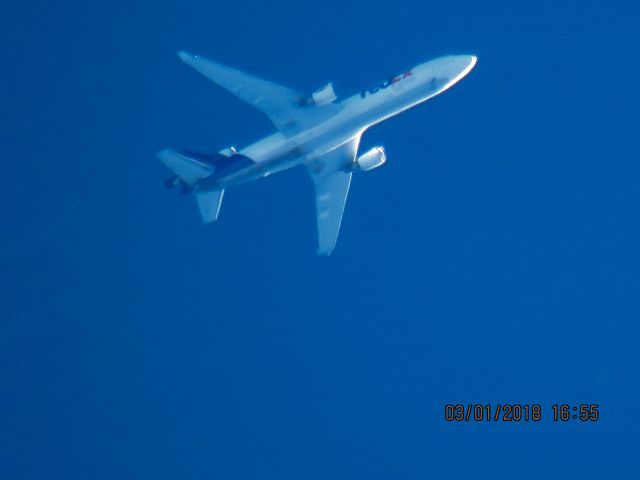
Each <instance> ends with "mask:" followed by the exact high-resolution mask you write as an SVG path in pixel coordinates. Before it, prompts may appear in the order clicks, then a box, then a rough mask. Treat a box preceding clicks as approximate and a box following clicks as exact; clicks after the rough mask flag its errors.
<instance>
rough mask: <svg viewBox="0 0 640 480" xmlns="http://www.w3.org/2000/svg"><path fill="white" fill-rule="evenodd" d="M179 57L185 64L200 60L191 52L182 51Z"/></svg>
mask: <svg viewBox="0 0 640 480" xmlns="http://www.w3.org/2000/svg"><path fill="white" fill-rule="evenodd" d="M178 57H180V60H182V61H183V62H184V63H190V62H193V61H194V60H196V59H197V58H198V56H197V55H193V54H191V53H189V52H185V51H184V50H180V51H179V52H178Z"/></svg>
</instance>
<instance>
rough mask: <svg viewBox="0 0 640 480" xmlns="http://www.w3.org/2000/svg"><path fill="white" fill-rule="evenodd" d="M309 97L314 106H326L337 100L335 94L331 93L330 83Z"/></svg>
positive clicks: (331, 85) (331, 86)
mask: <svg viewBox="0 0 640 480" xmlns="http://www.w3.org/2000/svg"><path fill="white" fill-rule="evenodd" d="M311 97H312V98H313V103H315V104H316V105H326V104H327V103H331V102H335V101H336V100H337V99H338V97H337V96H336V93H335V92H334V91H333V84H332V83H327V84H326V85H325V86H324V87H322V88H321V89H320V90H316V91H315V92H313V95H312V96H311Z"/></svg>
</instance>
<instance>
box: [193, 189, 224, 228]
mask: <svg viewBox="0 0 640 480" xmlns="http://www.w3.org/2000/svg"><path fill="white" fill-rule="evenodd" d="M194 195H195V197H196V200H197V202H198V208H199V209H200V215H201V216H202V222H203V223H211V222H215V221H216V220H217V219H218V214H219V213H220V206H221V205H222V197H224V190H209V191H197V192H194Z"/></svg>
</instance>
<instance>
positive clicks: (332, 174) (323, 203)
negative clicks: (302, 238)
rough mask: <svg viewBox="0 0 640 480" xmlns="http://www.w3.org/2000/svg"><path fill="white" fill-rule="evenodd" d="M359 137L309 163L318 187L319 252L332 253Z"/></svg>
mask: <svg viewBox="0 0 640 480" xmlns="http://www.w3.org/2000/svg"><path fill="white" fill-rule="evenodd" d="M359 142H360V136H357V137H356V138H354V139H352V140H351V141H349V142H348V143H346V144H344V145H342V146H341V147H338V148H336V149H335V150H332V151H331V152H329V153H327V154H325V155H323V156H322V157H320V158H318V159H316V160H314V161H313V162H312V163H309V164H307V165H306V167H307V170H308V171H309V175H310V176H311V180H313V183H314V185H315V189H316V210H317V217H318V253H319V254H325V255H329V254H331V252H333V250H334V248H335V246H336V242H337V240H338V234H339V233H340V225H341V223H342V216H343V214H344V207H345V205H346V202H347V195H348V194H349V186H350V185H351V175H352V172H351V165H352V163H353V161H354V159H355V156H356V152H357V150H358V144H359Z"/></svg>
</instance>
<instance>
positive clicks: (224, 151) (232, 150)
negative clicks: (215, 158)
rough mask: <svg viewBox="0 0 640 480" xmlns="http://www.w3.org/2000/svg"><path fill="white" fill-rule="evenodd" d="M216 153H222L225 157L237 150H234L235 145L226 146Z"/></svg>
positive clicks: (235, 152)
mask: <svg viewBox="0 0 640 480" xmlns="http://www.w3.org/2000/svg"><path fill="white" fill-rule="evenodd" d="M218 153H219V154H220V155H224V156H225V157H231V156H233V155H235V154H237V153H238V151H237V150H236V147H228V148H223V149H222V150H220V151H219V152H218Z"/></svg>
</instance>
